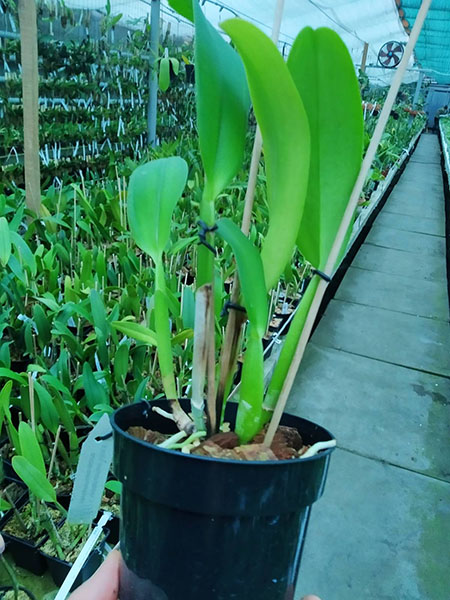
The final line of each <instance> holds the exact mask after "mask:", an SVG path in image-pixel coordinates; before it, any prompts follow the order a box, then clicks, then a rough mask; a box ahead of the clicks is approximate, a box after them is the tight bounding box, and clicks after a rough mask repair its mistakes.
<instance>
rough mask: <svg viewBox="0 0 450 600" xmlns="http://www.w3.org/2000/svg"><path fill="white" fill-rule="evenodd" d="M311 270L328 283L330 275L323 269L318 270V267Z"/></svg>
mask: <svg viewBox="0 0 450 600" xmlns="http://www.w3.org/2000/svg"><path fill="white" fill-rule="evenodd" d="M312 272H313V273H314V275H318V276H319V277H321V278H322V279H323V280H324V281H326V282H327V283H330V281H331V277H330V276H329V275H327V274H326V273H324V272H323V271H319V269H313V270H312Z"/></svg>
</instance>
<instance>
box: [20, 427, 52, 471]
mask: <svg viewBox="0 0 450 600" xmlns="http://www.w3.org/2000/svg"><path fill="white" fill-rule="evenodd" d="M19 443H20V454H21V455H22V456H24V457H25V458H26V459H27V460H28V461H29V462H30V463H31V464H32V465H33V466H34V467H35V468H36V469H37V470H38V471H39V472H40V473H41V474H42V475H43V476H44V477H46V470H45V463H44V459H43V457H42V451H41V448H40V447H39V443H38V441H37V439H36V434H35V433H34V431H33V430H32V429H31V427H30V426H29V425H28V423H25V421H22V422H21V423H20V424H19ZM17 450H18V451H19V449H18V448H17Z"/></svg>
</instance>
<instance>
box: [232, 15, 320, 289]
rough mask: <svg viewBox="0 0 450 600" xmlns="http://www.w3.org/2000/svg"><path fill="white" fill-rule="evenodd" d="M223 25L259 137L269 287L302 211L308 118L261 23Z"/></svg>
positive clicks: (288, 250) (288, 252) (288, 249)
mask: <svg viewBox="0 0 450 600" xmlns="http://www.w3.org/2000/svg"><path fill="white" fill-rule="evenodd" d="M222 28H223V29H224V31H225V32H226V33H228V35H229V36H230V37H231V39H232V40H233V42H234V43H235V45H236V47H237V49H238V51H239V54H240V55H241V57H242V60H243V62H244V66H245V69H246V72H247V79H248V83H249V88H250V95H251V98H252V102H253V108H254V111H255V115H256V119H257V121H258V123H259V126H260V128H261V133H262V137H263V144H264V158H265V164H266V176H267V198H268V203H269V229H268V232H267V235H266V239H265V241H264V244H263V249H262V253H261V258H262V261H263V265H264V273H265V278H266V287H267V289H270V288H272V287H273V286H274V285H275V284H276V283H277V281H278V278H279V276H280V275H281V273H282V272H283V270H284V268H285V266H286V264H287V263H288V261H289V260H290V259H291V257H292V252H293V250H294V247H295V242H296V239H297V234H298V230H299V227H300V220H301V218H302V214H303V207H304V203H305V197H306V189H307V185H308V172H309V145H310V135H309V125H308V119H307V116H306V112H305V109H304V107H303V103H302V101H301V98H300V95H299V93H298V91H297V88H296V86H295V84H294V82H293V80H292V77H291V75H290V73H289V70H288V68H287V65H286V63H285V62H284V60H283V58H282V56H281V54H280V53H279V52H278V49H277V47H276V46H275V44H274V43H273V42H272V41H271V40H270V39H269V38H268V37H267V36H266V35H265V34H264V33H262V31H261V30H260V29H258V28H257V27H255V26H254V25H252V24H251V23H247V22H245V21H241V20H240V19H231V20H229V21H225V23H223V24H222Z"/></svg>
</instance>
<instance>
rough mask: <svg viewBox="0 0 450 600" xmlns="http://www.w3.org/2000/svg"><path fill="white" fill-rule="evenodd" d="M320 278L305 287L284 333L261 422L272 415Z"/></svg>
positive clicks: (312, 280) (314, 279)
mask: <svg viewBox="0 0 450 600" xmlns="http://www.w3.org/2000/svg"><path fill="white" fill-rule="evenodd" d="M319 281H320V278H319V276H318V275H316V276H315V277H313V278H312V279H311V281H310V282H309V284H308V287H307V288H306V292H305V293H304V295H303V296H302V298H301V300H300V305H299V307H298V309H297V312H296V313H295V316H294V318H293V319H292V321H291V326H290V328H289V331H288V333H287V335H286V338H285V341H284V344H283V348H282V350H281V353H280V356H279V358H278V361H277V363H276V365H275V369H274V371H273V374H272V377H271V380H270V383H269V387H268V388H267V392H266V396H265V398H264V409H265V410H264V411H263V422H264V423H265V422H266V421H269V420H270V419H271V417H272V411H273V410H274V409H275V406H276V403H277V401H278V397H279V395H280V393H281V390H282V389H283V384H284V381H285V379H286V376H287V374H288V371H289V367H290V365H291V362H292V359H293V357H294V354H295V350H296V348H297V344H298V340H299V339H300V336H301V334H302V331H303V327H304V326H305V322H306V318H307V317H308V312H309V309H310V308H311V304H312V301H313V300H314V296H315V293H316V290H317V286H318V285H319Z"/></svg>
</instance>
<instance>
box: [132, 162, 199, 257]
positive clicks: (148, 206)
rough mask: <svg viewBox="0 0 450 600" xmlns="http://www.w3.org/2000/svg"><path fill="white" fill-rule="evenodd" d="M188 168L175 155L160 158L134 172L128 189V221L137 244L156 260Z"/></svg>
mask: <svg viewBox="0 0 450 600" xmlns="http://www.w3.org/2000/svg"><path fill="white" fill-rule="evenodd" d="M187 173H188V167H187V164H186V161H184V160H183V159H182V158H179V157H178V156H172V157H170V158H159V159H157V160H152V161H151V162H148V163H146V164H145V165H141V166H140V167H138V168H137V169H135V170H134V171H133V174H132V175H131V177H130V184H129V188H128V203H127V204H128V222H129V224H130V228H131V233H132V235H133V238H134V240H135V242H136V244H137V245H138V246H139V247H140V248H141V249H142V250H144V252H147V253H148V254H149V255H150V256H151V257H152V258H153V260H157V259H158V258H159V257H160V256H161V255H162V253H163V250H164V248H165V246H166V244H167V242H168V241H169V235H170V224H171V219H172V213H173V210H174V208H175V205H176V203H177V201H178V199H179V198H180V196H181V194H182V193H183V190H184V186H185V185H186V179H187Z"/></svg>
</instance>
